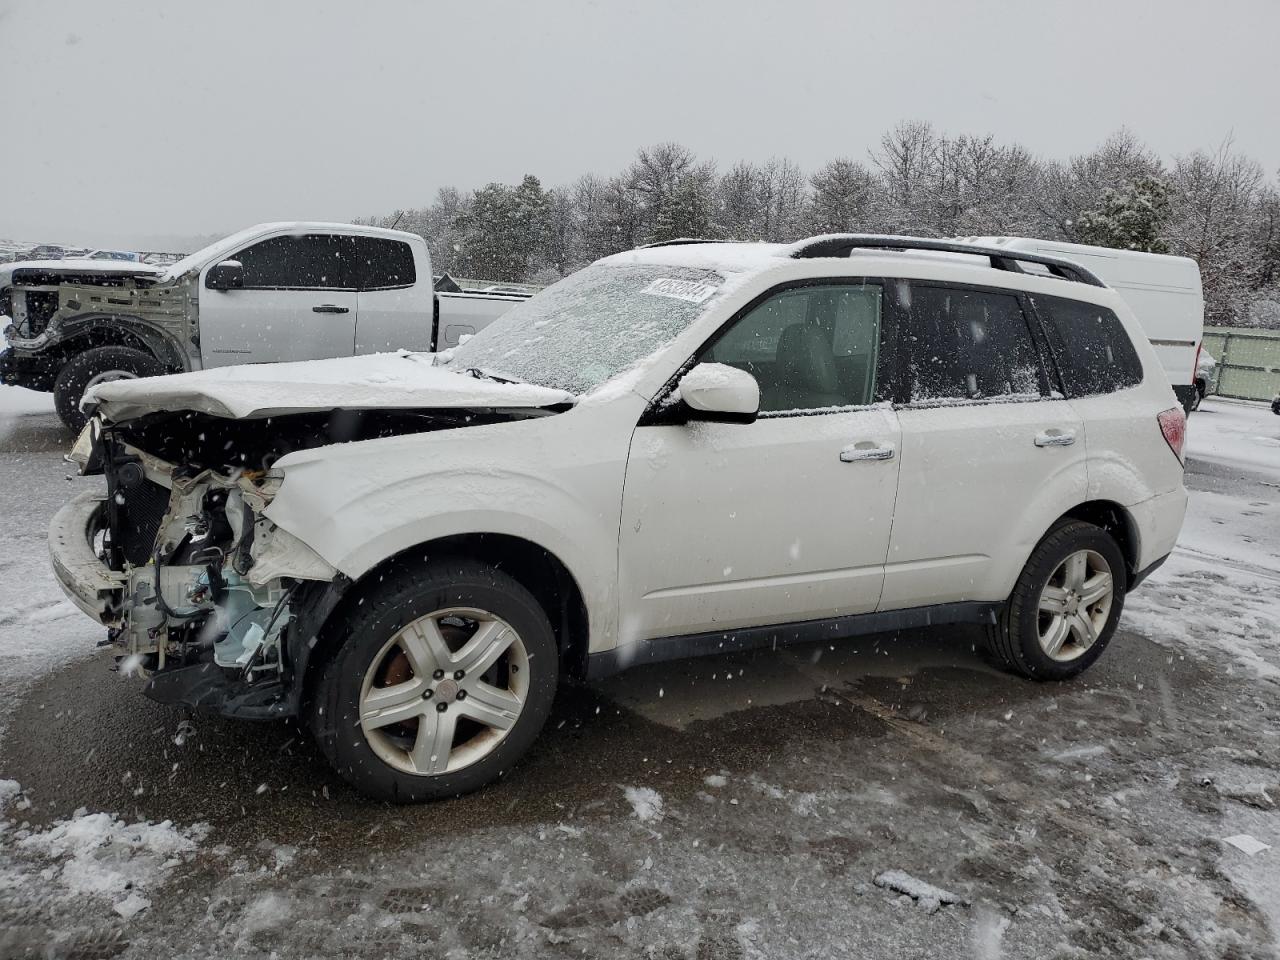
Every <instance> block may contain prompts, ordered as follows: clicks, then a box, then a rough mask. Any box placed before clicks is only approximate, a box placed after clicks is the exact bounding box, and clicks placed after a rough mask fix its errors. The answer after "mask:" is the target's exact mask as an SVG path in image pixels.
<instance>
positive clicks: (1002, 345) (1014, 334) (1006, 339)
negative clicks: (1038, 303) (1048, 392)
mask: <svg viewBox="0 0 1280 960" xmlns="http://www.w3.org/2000/svg"><path fill="white" fill-rule="evenodd" d="M898 286H899V289H898V299H899V303H900V304H901V306H902V308H903V309H904V312H905V313H906V315H907V318H908V322H907V330H906V342H907V348H908V349H907V353H908V358H909V359H908V364H907V370H908V380H909V384H908V385H909V388H910V395H911V401H912V402H913V403H920V402H924V403H928V402H932V401H954V400H983V399H992V398H1015V397H1029V398H1038V397H1040V396H1041V395H1042V392H1043V391H1044V389H1045V387H1047V380H1046V379H1045V377H1044V372H1043V367H1042V365H1041V362H1040V352H1039V350H1037V348H1036V343H1035V340H1034V339H1033V338H1032V336H1031V328H1030V327H1029V326H1028V324H1027V319H1026V316H1025V314H1024V313H1023V311H1022V306H1021V304H1020V303H1019V301H1018V298H1017V297H1016V296H1013V295H1011V294H1007V293H998V292H993V291H987V290H973V289H967V288H962V287H947V286H934V285H924V284H918V283H905V282H904V283H902V284H899V285H898Z"/></svg>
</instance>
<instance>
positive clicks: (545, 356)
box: [448, 263, 724, 394]
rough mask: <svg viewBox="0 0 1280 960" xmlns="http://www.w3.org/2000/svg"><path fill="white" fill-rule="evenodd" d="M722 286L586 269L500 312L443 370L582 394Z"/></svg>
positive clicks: (691, 272)
mask: <svg viewBox="0 0 1280 960" xmlns="http://www.w3.org/2000/svg"><path fill="white" fill-rule="evenodd" d="M723 283H724V278H723V277H722V276H721V275H720V274H718V273H716V272H715V271H713V270H705V269H693V268H689V267H673V266H664V265H661V264H599V263H597V264H593V265H592V266H589V267H587V268H586V269H585V270H580V271H578V272H577V273H575V274H572V275H571V276H569V277H566V278H565V279H563V280H561V281H560V282H559V283H557V284H555V285H554V286H551V287H548V288H547V289H546V290H544V291H542V292H541V293H539V294H538V295H537V296H535V297H533V298H532V299H531V300H527V301H525V302H524V303H522V304H520V305H519V306H517V307H515V308H513V309H512V310H511V311H510V312H508V313H506V314H503V316H502V317H500V318H499V319H498V320H495V321H494V322H493V323H492V324H490V325H489V326H487V327H485V328H484V329H483V330H481V331H480V332H479V333H478V334H476V335H475V336H474V337H472V338H471V339H470V340H468V341H467V342H466V343H465V344H463V345H462V346H460V347H457V348H456V349H455V350H454V351H453V355H452V357H451V358H450V360H449V361H448V364H449V366H450V367H451V368H453V369H455V370H465V369H471V368H478V369H480V370H481V371H483V372H485V373H488V374H492V375H494V376H499V377H506V378H508V379H511V380H523V381H527V382H529V383H537V384H542V385H543V386H548V387H557V388H559V389H561V390H568V391H570V392H571V393H577V394H582V393H587V392H588V391H590V390H593V389H594V388H595V387H597V386H599V385H600V384H602V383H604V382H605V381H606V380H608V379H610V378H612V377H614V376H616V375H617V374H619V373H621V372H622V371H623V370H625V369H626V368H627V367H629V366H631V365H632V364H633V363H635V362H636V361H637V360H640V359H641V358H643V357H646V356H648V355H649V354H651V353H653V352H654V351H655V350H657V349H658V348H660V347H661V346H663V345H664V344H666V343H668V342H670V341H671V340H672V339H673V338H674V337H675V336H676V335H677V334H679V333H680V332H681V331H682V330H684V328H685V327H687V326H688V325H689V324H690V323H691V322H692V321H693V320H694V318H695V317H697V316H698V315H699V314H701V313H702V312H703V311H704V310H706V309H707V307H708V306H709V305H710V304H711V303H712V302H713V301H714V299H715V296H716V295H717V293H719V292H720V290H721V287H722V284H723Z"/></svg>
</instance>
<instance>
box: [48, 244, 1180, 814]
mask: <svg viewBox="0 0 1280 960" xmlns="http://www.w3.org/2000/svg"><path fill="white" fill-rule="evenodd" d="M1024 265H1025V268H1024ZM1032 268H1036V270H1039V268H1045V271H1044V272H1033V270H1032ZM86 406H87V408H91V409H93V410H94V412H95V417H94V420H93V421H92V422H91V423H90V425H89V427H88V428H87V430H86V432H85V433H84V434H83V435H82V437H81V440H80V441H79V442H77V445H76V449H75V451H74V453H73V459H75V460H77V461H79V462H80V463H82V464H83V466H84V469H85V470H86V471H94V472H96V471H101V472H103V473H105V476H106V481H107V482H106V489H105V491H101V492H90V493H87V494H86V495H84V496H83V497H82V498H81V499H79V500H76V501H73V502H72V503H71V504H69V505H68V506H66V507H64V508H63V509H62V510H61V511H60V512H59V513H58V514H57V515H56V516H55V517H54V520H53V523H52V526H51V528H50V533H49V544H50V550H51V552H52V560H53V567H54V571H55V573H56V575H57V577H58V580H59V582H60V583H61V584H62V586H63V588H64V590H65V591H66V592H67V595H68V596H69V597H70V598H71V599H72V600H73V601H74V602H75V603H76V604H78V605H79V606H80V607H81V609H83V610H84V611H85V612H86V613H88V614H89V615H90V616H92V617H93V618H95V619H96V620H97V621H98V622H100V623H102V624H103V625H104V626H105V627H107V628H108V629H109V630H110V634H109V636H110V638H111V640H112V642H113V643H114V644H115V645H116V648H117V652H118V654H119V655H120V656H121V657H129V658H131V663H132V664H134V665H137V666H138V667H139V668H140V670H141V671H142V672H143V673H144V674H145V675H148V676H149V680H148V685H147V688H146V692H147V693H148V695H150V696H151V697H153V698H155V699H157V700H160V701H163V702H169V703H181V704H186V705H189V706H194V707H201V708H206V709H211V710H217V711H220V712H221V713H223V714H228V715H233V716H239V717H244V718H271V717H283V716H290V715H299V714H300V715H301V716H302V717H303V718H304V719H305V721H306V722H307V723H308V724H309V725H310V728H311V730H312V732H313V734H314V736H315V737H316V739H317V741H318V743H319V744H320V746H321V747H322V749H323V750H324V751H325V753H326V755H327V756H328V757H329V758H330V760H331V761H332V762H333V764H334V766H335V768H336V769H337V770H338V772H339V773H341V775H342V776H344V777H346V778H347V779H348V780H350V781H351V782H352V783H353V784H355V785H356V786H357V787H359V788H360V789H361V790H363V791H365V792H366V793H368V794H370V795H371V796H375V797H379V798H382V799H386V800H394V801H400V802H406V801H414V800H425V799H430V798H433V797H444V796H451V795H454V794H457V793H460V792H464V791H466V790H471V789H475V788H476V787H479V786H480V785H482V784H484V783H487V782H489V781H491V780H492V779H494V778H495V777H498V776H500V775H502V774H503V773H505V772H508V771H510V769H511V767H512V765H513V764H514V763H515V762H516V761H517V760H518V759H519V758H520V756H521V755H522V754H523V753H524V752H525V751H526V750H527V749H528V747H529V745H530V744H531V743H532V741H533V739H534V737H535V736H536V735H537V734H538V731H539V728H540V727H541V726H542V724H543V721H544V720H545V719H546V717H547V715H548V711H549V709H550V706H551V702H552V698H553V695H554V693H555V690H556V686H557V684H558V683H559V682H560V680H561V679H562V678H564V677H583V676H586V677H588V678H591V677H595V676H601V675H604V674H607V673H610V672H613V671H617V670H621V669H624V668H626V667H628V666H630V665H633V664H639V663H644V662H649V661H654V660H662V659H670V658H675V657H686V656H695V655H699V654H713V653H719V652H727V651H731V650H743V649H747V648H752V647H757V648H765V649H766V650H767V649H772V648H775V647H777V646H780V645H784V644H788V643H795V642H798V641H812V640H821V641H834V640H835V639H837V638H844V637H850V636H855V635H858V634H865V633H874V632H883V631H890V630H898V629H905V628H909V627H922V626H926V625H934V626H939V625H942V626H947V627H950V628H951V629H954V625H955V624H960V623H966V624H971V625H973V626H974V627H976V628H977V629H978V630H980V631H985V638H986V640H987V643H988V645H989V647H990V650H991V653H992V655H993V656H994V657H995V658H996V659H997V660H998V661H999V662H1000V663H1002V664H1003V665H1004V666H1005V667H1007V668H1008V669H1010V670H1013V671H1016V672H1018V673H1020V674H1022V675H1024V676H1028V677H1033V678H1036V679H1041V680H1046V679H1047V680H1065V679H1067V678H1069V677H1073V676H1075V675H1077V674H1079V673H1080V672H1081V671H1082V670H1084V669H1086V668H1087V667H1088V666H1089V665H1090V664H1091V663H1093V662H1094V661H1095V660H1096V659H1097V658H1098V656H1099V655H1101V654H1102V652H1103V649H1104V648H1105V647H1106V645H1107V643H1108V641H1109V640H1110V639H1111V637H1112V635H1113V634H1114V632H1115V628H1116V623H1117V621H1118V619H1119V617H1120V611H1121V608H1122V606H1123V603H1124V598H1125V595H1126V593H1127V592H1128V591H1131V590H1133V589H1134V588H1135V587H1136V586H1137V585H1138V584H1139V583H1140V582H1141V581H1142V579H1143V578H1144V577H1145V576H1146V575H1147V573H1149V572H1150V571H1151V570H1152V569H1154V568H1155V567H1156V566H1157V565H1159V564H1160V563H1161V561H1162V560H1163V559H1164V558H1165V557H1166V556H1167V555H1168V554H1169V552H1170V551H1171V550H1172V549H1173V546H1174V543H1175V541H1176V539H1177V536H1178V531H1179V528H1180V526H1181V524H1182V519H1183V513H1184V510H1185V507H1186V499H1187V495H1186V491H1185V489H1184V487H1183V482H1182V476H1183V463H1182V443H1183V436H1184V428H1185V423H1186V421H1185V415H1184V414H1183V411H1182V409H1181V408H1180V407H1179V406H1178V405H1177V401H1176V399H1175V397H1174V395H1173V391H1172V390H1171V389H1170V386H1169V381H1168V380H1167V379H1166V377H1165V375H1164V371H1163V370H1162V369H1161V366H1160V363H1159V362H1158V361H1157V360H1156V357H1155V354H1154V352H1153V350H1152V347H1151V345H1150V344H1149V343H1148V342H1147V339H1146V338H1145V337H1144V336H1143V335H1142V331H1141V328H1140V327H1139V326H1138V323H1137V321H1136V320H1135V319H1134V317H1133V313H1132V311H1131V310H1130V309H1129V308H1128V307H1127V306H1126V304H1125V303H1124V301H1123V300H1122V299H1121V298H1120V296H1119V295H1117V294H1116V292H1115V291H1113V290H1110V289H1108V288H1107V287H1106V286H1105V285H1103V284H1102V282H1101V281H1100V280H1099V279H1098V278H1097V277H1096V276H1094V275H1093V274H1092V273H1090V272H1089V271H1088V270H1087V269H1086V268H1084V267H1081V266H1079V265H1078V264H1074V263H1072V262H1069V261H1065V260H1060V259H1055V258H1048V257H1041V256H1038V255H1035V254H1026V253H1017V254H1013V255H1011V254H1010V253H1009V252H1008V251H1005V250H1001V249H992V248H983V247H977V246H972V245H963V244H955V243H947V242H944V241H937V240H921V239H916V238H909V237H868V236H856V235H848V236H828V237H816V238H812V239H810V240H806V241H801V242H800V243H797V244H793V245H790V246H784V245H779V244H732V243H695V242H687V241H686V242H680V243H676V244H669V245H658V246H655V247H650V248H646V249H641V250H636V251H631V252H627V253H622V254H617V255H615V256H613V257H609V258H606V259H604V260H601V261H598V262H597V263H595V264H592V265H591V266H589V267H587V268H586V269H584V270H581V271H579V272H578V273H575V274H573V275H571V276H569V277H567V278H565V279H564V280H562V281H560V282H559V283H557V284H555V285H554V286H552V287H549V288H547V289H546V290H544V291H542V292H541V293H539V294H537V295H536V296H534V297H533V298H532V299H530V300H528V301H527V302H525V303H522V304H520V305H519V306H517V307H516V308H515V309H513V310H512V311H511V312H509V313H507V314H506V315H504V316H503V317H502V318H500V319H499V320H498V321H497V322H495V323H493V324H491V325H489V326H488V327H486V328H485V329H484V330H482V331H480V332H479V333H478V334H477V335H476V336H475V337H474V338H472V339H469V340H468V341H467V342H466V343H464V344H462V345H460V346H459V347H457V348H456V349H454V350H452V351H450V352H449V354H448V355H447V356H441V355H435V356H429V355H421V354H407V353H406V354H385V353H384V354H379V355H377V356H369V357H353V358H345V359H338V360H322V361H313V362H309V363H300V364H282V365H277V366H274V367H229V368H226V369H221V370H206V371H201V372H198V373H190V374H185V375H182V376H174V377H163V378H159V379H155V380H146V381H133V382H116V383H104V384H101V385H99V386H97V387H95V388H94V390H93V392H92V393H91V394H90V396H89V398H88V399H87V401H86ZM972 639H973V637H972V634H968V635H966V634H963V633H961V634H957V635H956V641H957V643H964V644H965V646H966V647H967V646H968V644H969V642H970V641H971V640H972ZM760 663H761V666H762V668H765V669H767V663H768V655H767V654H765V655H763V656H762V659H761V661H760Z"/></svg>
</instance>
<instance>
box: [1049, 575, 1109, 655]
mask: <svg viewBox="0 0 1280 960" xmlns="http://www.w3.org/2000/svg"><path fill="white" fill-rule="evenodd" d="M1114 598H1115V577H1114V576H1113V574H1112V572H1111V567H1110V565H1109V564H1108V563H1107V561H1106V560H1105V559H1104V558H1103V556H1102V554H1100V553H1098V552H1097V551H1095V550H1077V551H1075V552H1074V553H1072V554H1070V555H1068V556H1067V558H1066V559H1065V560H1063V561H1062V563H1060V564H1059V565H1058V567H1057V569H1055V570H1054V572H1053V573H1052V574H1050V576H1049V579H1048V581H1047V582H1046V583H1045V585H1044V588H1043V589H1042V590H1041V591H1040V602H1039V605H1038V614H1039V616H1038V628H1039V637H1040V648H1041V649H1042V650H1043V651H1044V652H1045V655H1046V656H1048V657H1049V658H1050V659H1052V660H1057V661H1059V662H1066V661H1069V660H1075V659H1076V658H1077V657H1080V656H1083V655H1084V653H1085V651H1087V650H1088V649H1089V648H1090V647H1092V646H1093V645H1094V644H1095V643H1097V641H1098V637H1099V636H1101V635H1102V631H1103V629H1104V628H1105V627H1106V625H1107V618H1108V617H1109V616H1110V615H1111V604H1112V602H1113V601H1114Z"/></svg>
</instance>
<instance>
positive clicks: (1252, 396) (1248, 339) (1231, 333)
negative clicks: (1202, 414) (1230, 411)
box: [1204, 327, 1280, 400]
mask: <svg viewBox="0 0 1280 960" xmlns="http://www.w3.org/2000/svg"><path fill="white" fill-rule="evenodd" d="M1204 348H1205V349H1206V350H1208V351H1209V353H1210V354H1212V355H1213V358H1214V359H1215V360H1217V361H1218V367H1217V369H1216V370H1214V373H1213V381H1214V384H1213V386H1214V391H1215V392H1216V393H1220V394H1222V396H1224V397H1238V398H1240V399H1242V400H1270V399H1271V398H1272V397H1274V396H1276V395H1277V394H1280V330H1256V329H1249V328H1247V327H1205V330H1204Z"/></svg>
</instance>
